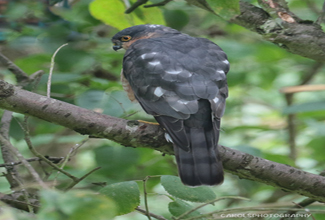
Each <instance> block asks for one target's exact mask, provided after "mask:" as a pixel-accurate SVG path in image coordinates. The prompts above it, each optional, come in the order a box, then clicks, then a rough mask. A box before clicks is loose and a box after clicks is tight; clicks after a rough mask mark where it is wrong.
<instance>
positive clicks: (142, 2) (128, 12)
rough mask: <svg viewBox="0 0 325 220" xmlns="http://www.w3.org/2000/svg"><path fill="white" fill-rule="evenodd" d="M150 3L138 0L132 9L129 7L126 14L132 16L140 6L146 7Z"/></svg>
mask: <svg viewBox="0 0 325 220" xmlns="http://www.w3.org/2000/svg"><path fill="white" fill-rule="evenodd" d="M147 2H148V0H138V1H136V2H135V3H134V4H133V5H132V6H131V7H129V8H128V9H127V10H126V11H125V12H124V13H125V14H130V13H131V12H132V11H134V10H135V9H137V8H138V7H139V6H140V5H144V4H146V3H147Z"/></svg>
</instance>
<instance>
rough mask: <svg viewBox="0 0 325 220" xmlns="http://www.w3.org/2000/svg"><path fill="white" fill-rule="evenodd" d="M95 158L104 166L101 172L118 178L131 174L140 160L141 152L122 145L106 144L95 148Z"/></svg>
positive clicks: (99, 164)
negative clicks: (131, 169)
mask: <svg viewBox="0 0 325 220" xmlns="http://www.w3.org/2000/svg"><path fill="white" fill-rule="evenodd" d="M95 158H96V162H97V164H98V166H100V167H102V169H101V170H99V171H98V172H99V173H102V174H105V175H106V176H110V177H111V178H118V177H119V176H121V175H123V176H124V177H125V175H126V174H129V172H128V171H129V170H130V168H133V167H134V164H137V161H138V160H139V152H138V151H137V149H134V148H126V147H121V146H104V147H99V148H96V149H95Z"/></svg>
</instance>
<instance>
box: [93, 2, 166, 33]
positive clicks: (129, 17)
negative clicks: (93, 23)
mask: <svg viewBox="0 0 325 220" xmlns="http://www.w3.org/2000/svg"><path fill="white" fill-rule="evenodd" d="M125 9H126V8H125V6H124V4H123V2H122V1H120V0H109V1H107V0H95V1H93V2H92V3H90V6H89V10H90V14H91V15H92V16H93V17H95V18H97V19H98V20H101V21H103V22H104V23H105V24H108V25H110V26H112V27H115V28H117V29H119V30H122V29H124V28H127V27H130V26H133V25H139V24H147V23H151V24H162V25H164V24H165V21H164V17H163V15H162V12H161V10H160V9H159V8H157V7H154V8H146V9H142V8H137V9H136V10H135V11H134V12H132V13H130V14H125V13H124V11H125Z"/></svg>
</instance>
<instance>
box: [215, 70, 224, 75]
mask: <svg viewBox="0 0 325 220" xmlns="http://www.w3.org/2000/svg"><path fill="white" fill-rule="evenodd" d="M217 72H218V73H221V74H225V71H223V70H217Z"/></svg>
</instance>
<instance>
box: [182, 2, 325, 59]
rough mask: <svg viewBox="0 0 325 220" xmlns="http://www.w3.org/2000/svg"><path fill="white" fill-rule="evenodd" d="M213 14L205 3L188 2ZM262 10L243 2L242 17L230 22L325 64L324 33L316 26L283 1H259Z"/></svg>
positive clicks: (294, 52) (295, 52) (241, 7)
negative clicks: (294, 12) (299, 15)
mask: <svg viewBox="0 0 325 220" xmlns="http://www.w3.org/2000/svg"><path fill="white" fill-rule="evenodd" d="M186 1H187V2H189V3H190V4H193V5H195V6H198V7H201V8H203V9H205V10H207V11H210V12H212V13H214V11H213V10H212V9H211V7H210V6H209V5H208V3H207V2H206V1H205V0H186ZM259 2H260V3H261V5H262V7H264V8H259V7H256V6H254V5H252V4H250V3H248V2H246V1H240V14H239V15H238V16H235V17H234V18H232V19H230V20H229V21H230V22H233V23H235V24H238V25H240V26H242V27H244V28H247V29H249V30H251V31H253V32H256V33H258V34H260V35H261V36H262V37H263V38H264V39H265V40H267V41H270V42H272V43H274V44H276V45H277V46H279V47H281V48H283V49H285V50H287V51H289V52H291V53H293V54H298V55H300V56H303V57H306V58H310V59H313V60H316V61H319V62H324V60H325V33H324V31H323V30H322V28H321V26H320V25H319V24H318V23H317V22H312V21H304V20H302V19H300V18H298V17H297V16H296V15H294V14H293V13H292V12H290V11H289V8H288V7H287V5H286V4H285V1H284V0H259Z"/></svg>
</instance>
